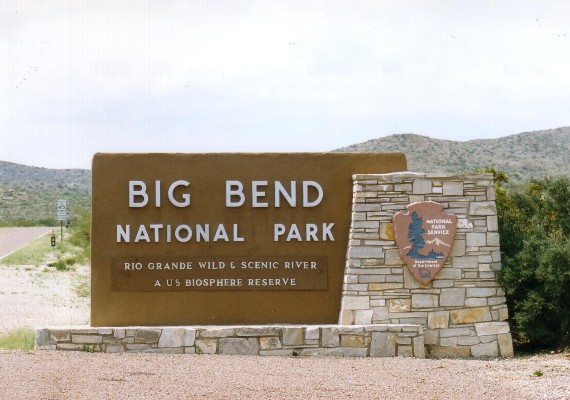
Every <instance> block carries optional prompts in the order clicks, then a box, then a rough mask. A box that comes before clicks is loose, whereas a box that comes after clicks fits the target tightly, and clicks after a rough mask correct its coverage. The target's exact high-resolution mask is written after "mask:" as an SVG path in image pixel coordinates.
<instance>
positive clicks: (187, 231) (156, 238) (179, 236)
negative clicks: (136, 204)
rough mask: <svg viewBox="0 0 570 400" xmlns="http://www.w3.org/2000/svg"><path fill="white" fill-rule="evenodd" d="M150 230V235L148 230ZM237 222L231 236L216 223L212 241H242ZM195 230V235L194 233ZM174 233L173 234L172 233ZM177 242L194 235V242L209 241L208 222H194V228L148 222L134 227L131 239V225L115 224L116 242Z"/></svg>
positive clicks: (184, 241)
mask: <svg viewBox="0 0 570 400" xmlns="http://www.w3.org/2000/svg"><path fill="white" fill-rule="evenodd" d="M150 230H152V235H150V234H149V231H150ZM238 230H239V226H238V224H233V225H232V227H231V230H229V232H230V233H231V236H230V235H229V234H228V229H227V228H226V226H225V225H224V224H218V226H217V227H216V229H215V234H214V237H213V238H211V240H212V241H213V242H218V241H224V242H243V241H244V240H245V239H244V238H243V237H241V236H240V233H239V231H238ZM194 232H196V235H194ZM173 234H174V235H173ZM173 237H174V239H175V240H176V241H177V242H180V243H186V242H189V241H190V240H191V239H192V237H195V241H196V242H209V241H210V224H204V225H200V224H196V225H195V226H194V228H192V227H191V226H190V225H187V224H181V225H177V226H172V225H170V224H167V225H164V224H150V225H148V226H147V225H139V227H138V228H137V229H136V235H135V237H134V239H133V240H131V225H130V224H126V225H117V236H116V238H117V243H121V242H123V243H131V242H132V243H139V242H146V243H159V242H166V243H171V242H172V238H173Z"/></svg>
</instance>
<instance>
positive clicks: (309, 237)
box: [273, 222, 334, 242]
mask: <svg viewBox="0 0 570 400" xmlns="http://www.w3.org/2000/svg"><path fill="white" fill-rule="evenodd" d="M333 226H334V222H329V223H327V222H323V224H322V229H321V232H320V233H321V238H320V239H319V237H318V236H317V235H318V233H319V227H318V226H317V225H316V224H305V229H304V231H303V232H304V235H303V234H302V233H301V230H299V227H297V224H291V225H290V226H289V227H287V226H285V225H284V224H273V241H274V242H278V241H280V240H281V239H282V236H284V235H285V233H287V236H286V239H285V240H286V241H287V242H290V241H291V240H296V241H298V242H302V241H306V242H311V241H315V242H318V241H319V240H322V241H323V242H326V241H331V242H334V236H333V234H332V228H333Z"/></svg>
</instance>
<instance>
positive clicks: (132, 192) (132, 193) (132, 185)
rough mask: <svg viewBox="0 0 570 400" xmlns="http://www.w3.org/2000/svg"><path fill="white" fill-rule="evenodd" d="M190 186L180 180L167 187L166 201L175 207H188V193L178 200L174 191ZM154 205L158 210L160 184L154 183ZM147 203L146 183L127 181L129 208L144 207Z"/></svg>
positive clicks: (188, 183)
mask: <svg viewBox="0 0 570 400" xmlns="http://www.w3.org/2000/svg"><path fill="white" fill-rule="evenodd" d="M180 186H184V187H188V186H190V182H188V181H186V180H183V179H180V180H177V181H176V182H173V183H172V184H171V185H170V186H169V187H168V200H169V201H170V204H172V205H173V206H175V207H180V208H182V207H188V206H189V205H190V193H182V195H181V196H180V198H181V199H180V200H179V199H177V198H176V196H175V193H174V192H175V191H176V189H177V188H178V187H180ZM154 192H155V193H154V205H155V207H157V208H159V207H160V206H161V201H160V200H161V183H160V181H155V182H154ZM148 202H149V196H148V193H147V187H146V183H145V182H143V181H129V207H132V208H135V207H144V206H146V205H147V204H148Z"/></svg>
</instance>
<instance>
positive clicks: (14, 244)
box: [0, 226, 51, 260]
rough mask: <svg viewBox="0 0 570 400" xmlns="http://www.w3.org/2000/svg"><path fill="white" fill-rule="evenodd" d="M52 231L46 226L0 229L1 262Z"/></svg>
mask: <svg viewBox="0 0 570 400" xmlns="http://www.w3.org/2000/svg"><path fill="white" fill-rule="evenodd" d="M50 231H51V228H48V227H45V226H42V227H31V228H0V260H2V258H3V257H6V256H7V255H8V254H10V253H12V252H14V251H16V250H18V249H19V248H21V247H24V246H25V245H27V244H28V243H30V242H32V241H34V240H35V239H37V238H39V237H40V236H42V235H45V234H46V233H48V232H50Z"/></svg>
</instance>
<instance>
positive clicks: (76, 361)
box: [0, 266, 570, 400]
mask: <svg viewBox="0 0 570 400" xmlns="http://www.w3.org/2000/svg"><path fill="white" fill-rule="evenodd" d="M88 276H89V269H88V268H85V267H82V268H79V269H78V270H77V271H75V272H57V271H53V270H50V269H47V270H46V268H45V267H40V268H38V267H31V266H28V267H26V266H19V267H14V266H0V332H1V331H2V330H7V329H12V328H15V327H19V326H26V325H27V326H30V327H38V326H47V325H50V326H53V325H69V324H85V323H87V321H88V318H89V299H88V298H86V297H80V296H78V295H77V292H76V291H75V290H73V287H74V286H75V285H76V284H77V283H78V282H80V281H82V280H83V281H85V279H87V277H88ZM535 371H541V372H542V373H543V376H540V377H538V376H536V375H534V372H535ZM123 398H125V399H187V398H206V399H323V398H326V399H328V398H350V399H375V398H382V399H399V400H407V399H430V400H436V399H442V400H443V399H477V400H488V399H514V400H516V399H529V400H530V399H533V400H534V399H554V400H556V399H570V354H569V355H561V354H559V355H548V356H535V357H531V358H525V359H521V358H518V359H510V360H485V361H482V360H416V359H405V358H381V359H376V358H337V357H303V358H295V357H250V356H208V355H166V354H93V353H86V352H52V351H30V352H24V351H0V399H2V400H3V399H53V400H56V399H57V400H60V399H123Z"/></svg>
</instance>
